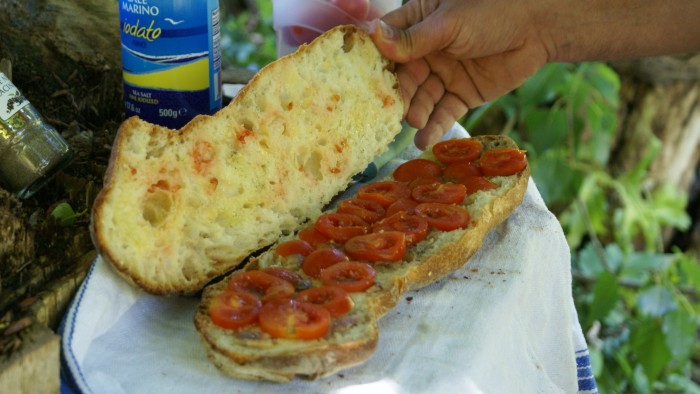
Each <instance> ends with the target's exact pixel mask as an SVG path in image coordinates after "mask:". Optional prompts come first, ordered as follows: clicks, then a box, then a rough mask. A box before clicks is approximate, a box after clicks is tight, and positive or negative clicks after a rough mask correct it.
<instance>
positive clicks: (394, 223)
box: [345, 211, 430, 257]
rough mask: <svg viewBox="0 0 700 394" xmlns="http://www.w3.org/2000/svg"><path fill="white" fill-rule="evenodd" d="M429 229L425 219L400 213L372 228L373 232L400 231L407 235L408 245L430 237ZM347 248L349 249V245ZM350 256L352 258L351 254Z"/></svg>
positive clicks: (404, 212) (403, 212)
mask: <svg viewBox="0 0 700 394" xmlns="http://www.w3.org/2000/svg"><path fill="white" fill-rule="evenodd" d="M429 227H430V226H429V225H428V221H427V220H426V219H425V218H424V217H422V216H419V215H414V214H410V213H408V212H406V211H400V212H397V213H395V214H393V215H391V216H389V217H388V218H385V219H382V220H381V221H379V222H377V223H375V224H374V225H373V226H372V231H374V232H378V231H400V232H402V233H404V234H406V244H407V245H415V244H417V243H418V242H420V241H422V240H424V239H425V237H426V236H428V230H429ZM351 241H352V240H350V241H348V243H350V242H351ZM345 247H346V248H347V244H346V246H345ZM348 254H349V255H350V256H352V254H351V253H348ZM352 257H354V256H352Z"/></svg>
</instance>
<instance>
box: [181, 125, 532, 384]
mask: <svg viewBox="0 0 700 394" xmlns="http://www.w3.org/2000/svg"><path fill="white" fill-rule="evenodd" d="M475 138H476V139H478V140H479V141H480V142H482V144H483V146H484V151H487V150H491V149H496V148H517V146H516V145H515V143H514V142H513V141H512V140H511V139H509V138H507V137H505V136H481V137H475ZM421 157H422V158H427V159H430V160H437V159H436V158H435V156H434V155H433V154H432V152H431V151H430V150H426V151H425V152H424V153H423V155H422V156H421ZM529 176H530V172H529V167H527V166H526V167H525V169H524V170H522V171H521V172H519V173H517V174H515V175H510V176H496V177H490V180H491V181H492V182H494V183H495V184H497V185H498V186H497V187H496V188H495V189H491V190H484V191H479V192H476V193H474V194H471V195H469V196H467V197H466V198H465V199H464V201H463V203H462V206H464V207H465V208H466V209H467V210H468V211H469V213H470V216H471V222H470V224H469V225H468V227H466V228H462V229H458V230H453V231H449V232H442V231H436V230H431V232H430V233H429V235H428V237H427V238H426V239H424V240H423V241H421V242H419V243H417V244H416V245H413V246H411V247H409V248H408V249H407V253H406V257H405V258H404V260H403V261H402V262H398V263H395V262H392V263H384V264H373V266H374V268H375V270H376V271H377V276H376V278H375V283H374V285H373V286H372V287H370V288H369V289H367V290H366V291H364V292H359V293H351V298H352V301H353V303H354V307H353V309H352V310H351V311H350V312H349V313H348V314H347V315H344V316H342V317H340V318H336V319H333V321H332V323H331V326H330V329H329V331H328V333H327V334H326V335H325V337H323V338H321V339H315V340H293V339H274V338H272V337H270V336H269V335H268V334H266V333H265V332H263V331H262V330H261V329H260V328H259V327H258V326H257V325H255V324H253V325H250V326H247V327H244V328H240V329H236V330H231V329H223V328H221V327H218V326H217V325H215V324H214V323H213V322H212V320H211V318H210V315H209V307H210V305H211V301H212V299H213V298H214V297H215V296H217V295H218V294H220V293H222V292H224V291H225V290H226V286H227V279H226V278H225V279H224V280H222V281H220V282H219V283H216V284H213V285H211V286H209V287H207V288H206V289H205V290H204V293H203V296H202V300H201V302H200V304H199V307H198V309H197V312H196V315H195V326H196V328H197V331H198V333H199V336H200V338H201V340H202V342H203V343H204V346H205V347H206V349H207V353H208V355H209V358H210V359H211V360H212V361H213V362H214V364H215V365H216V366H217V367H219V368H220V369H221V370H222V371H223V372H225V373H227V374H229V375H231V376H233V377H237V378H241V379H250V380H271V381H277V382H287V381H290V380H291V379H293V378H294V377H295V376H300V377H303V378H309V379H315V378H318V377H323V376H328V375H330V374H333V373H336V372H338V371H340V370H342V369H345V368H348V367H351V366H353V365H356V364H359V363H362V362H363V361H366V360H367V359H368V358H369V357H371V356H372V353H373V352H374V349H375V347H376V344H377V341H378V335H379V331H378V329H377V320H378V319H379V318H381V317H382V316H383V315H384V314H385V313H386V312H387V311H389V310H390V309H391V308H393V307H394V306H395V305H396V303H397V302H398V300H399V299H400V297H401V295H402V294H403V293H405V292H406V291H409V290H413V289H418V288H420V287H423V286H426V285H428V284H431V283H433V282H435V281H436V280H438V279H440V278H442V277H445V276H447V275H449V274H450V273H452V272H453V271H455V270H456V269H458V268H460V267H462V266H463V265H464V264H465V263H466V262H467V260H469V258H471V256H472V255H473V254H474V253H475V252H476V251H477V250H478V249H479V247H480V246H481V244H482V242H483V240H484V237H485V236H486V234H487V233H488V232H489V231H490V230H491V229H492V228H493V227H495V226H497V225H498V224H500V223H501V222H503V221H504V220H505V219H506V218H508V216H509V215H510V214H511V213H512V212H513V211H514V210H515V209H516V208H517V206H518V205H520V203H521V202H522V199H523V196H524V194H525V191H526V189H527V183H528V179H529ZM292 238H294V235H290V236H289V237H286V238H284V239H282V240H281V241H280V242H284V241H286V240H289V239H292ZM267 267H284V268H287V269H290V270H293V271H296V272H298V273H300V274H301V275H304V274H303V271H302V269H301V264H300V260H299V259H296V258H289V257H287V258H283V257H280V256H279V255H278V254H277V253H275V251H274V250H273V249H271V250H269V251H267V252H265V253H264V254H262V255H260V256H258V257H256V258H254V259H252V260H251V261H250V262H249V263H248V264H247V265H246V267H244V270H253V269H264V268H267ZM234 274H235V273H234ZM307 278H309V277H307ZM309 280H313V281H314V284H316V285H318V284H319V282H318V280H315V279H312V278H309Z"/></svg>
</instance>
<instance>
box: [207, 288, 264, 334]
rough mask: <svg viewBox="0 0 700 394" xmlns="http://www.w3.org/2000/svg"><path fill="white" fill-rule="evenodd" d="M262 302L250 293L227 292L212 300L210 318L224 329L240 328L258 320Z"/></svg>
mask: <svg viewBox="0 0 700 394" xmlns="http://www.w3.org/2000/svg"><path fill="white" fill-rule="evenodd" d="M261 308H262V301H261V300H260V298H258V297H256V296H254V295H253V294H250V293H242V292H234V291H225V292H223V293H221V294H219V295H217V296H215V297H214V298H213V299H212V300H211V304H209V316H210V317H211V321H212V322H213V323H214V324H216V325H217V326H219V327H222V328H240V327H244V326H247V325H248V324H251V323H254V322H256V321H257V320H258V315H259V314H260V309H261Z"/></svg>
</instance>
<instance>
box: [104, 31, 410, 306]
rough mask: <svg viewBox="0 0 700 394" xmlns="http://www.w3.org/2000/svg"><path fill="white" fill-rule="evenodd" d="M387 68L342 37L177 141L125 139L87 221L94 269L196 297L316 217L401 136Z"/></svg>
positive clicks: (354, 39)
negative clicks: (96, 262)
mask: <svg viewBox="0 0 700 394" xmlns="http://www.w3.org/2000/svg"><path fill="white" fill-rule="evenodd" d="M402 115H403V103H402V98H401V95H400V91H399V86H398V80H397V78H396V75H395V73H394V72H393V64H391V62H389V61H388V60H387V59H385V58H383V57H382V56H381V54H380V53H379V51H378V50H377V48H376V47H375V46H374V43H373V42H372V40H371V39H370V37H369V35H368V34H367V33H366V32H364V31H362V30H361V29H359V28H356V27H353V26H341V27H337V28H334V29H332V30H330V31H328V32H326V33H325V34H323V35H322V36H320V37H319V38H318V39H316V40H314V41H313V42H312V43H311V44H309V45H306V46H302V47H301V48H300V49H299V50H298V51H297V52H295V53H293V54H291V55H288V56H286V57H283V58H281V59H279V60H277V61H275V62H273V63H271V64H269V65H267V66H266V67H264V68H263V69H262V70H260V72H258V73H257V74H256V75H255V77H254V78H253V79H252V80H251V81H250V82H249V83H248V84H247V85H246V86H245V87H244V88H243V89H242V90H241V91H240V92H239V94H238V95H237V96H236V97H235V99H234V100H233V101H232V102H231V103H230V104H229V105H227V106H226V107H225V108H223V109H222V110H220V111H219V112H218V113H216V114H215V115H213V116H198V117H196V118H195V119H193V120H192V121H191V122H189V123H188V124H187V125H185V126H184V127H183V128H182V129H180V130H171V129H167V128H163V127H159V126H156V125H153V124H150V123H147V122H145V121H143V120H141V119H139V118H137V117H131V118H129V119H127V120H126V121H124V123H123V124H122V125H121V126H120V128H119V131H118V134H117V137H116V140H115V143H114V146H113V150H112V155H111V158H110V162H109V167H108V170H107V172H106V175H105V184H104V188H103V190H101V192H100V194H99V195H98V197H97V199H96V201H95V204H94V208H93V211H92V225H91V229H92V237H93V242H94V244H95V245H96V247H97V249H98V251H99V253H100V255H101V256H102V257H103V258H104V259H105V260H106V261H108V262H110V263H111V264H112V265H113V267H114V268H116V270H117V271H118V272H119V273H120V274H122V276H123V277H125V278H126V279H128V280H129V281H130V282H132V283H134V284H136V285H138V286H140V287H141V288H143V289H145V290H146V291H147V292H150V293H153V294H191V293H195V292H197V291H199V290H201V289H202V288H203V287H204V285H205V284H206V283H208V282H209V281H211V280H212V278H215V277H217V276H220V275H222V274H224V273H226V272H227V271H230V270H231V269H232V268H234V267H235V266H236V265H238V264H240V263H241V262H242V261H243V260H244V258H246V257H247V256H248V255H250V254H251V253H253V252H254V251H256V250H258V249H260V248H263V247H265V246H266V245H269V244H271V243H273V242H275V241H276V240H277V239H278V238H279V237H280V236H282V235H284V234H287V233H291V232H293V231H294V230H295V229H296V228H297V227H298V226H299V225H300V224H301V223H303V222H305V221H307V220H309V218H313V217H316V216H318V214H319V211H320V209H321V207H323V206H324V205H325V204H326V203H328V202H329V201H330V200H331V198H332V197H333V196H334V195H335V194H337V193H338V192H340V191H342V190H344V189H345V188H346V187H347V185H348V184H349V183H350V182H351V180H352V177H353V175H355V174H357V173H359V172H361V171H362V170H363V169H365V168H366V166H367V165H368V163H370V162H371V161H372V159H373V158H374V157H376V156H378V155H379V154H381V153H382V152H384V151H385V150H386V148H387V146H388V144H389V143H390V142H391V141H392V140H393V138H394V137H395V135H396V134H398V133H399V132H400V131H401V119H402Z"/></svg>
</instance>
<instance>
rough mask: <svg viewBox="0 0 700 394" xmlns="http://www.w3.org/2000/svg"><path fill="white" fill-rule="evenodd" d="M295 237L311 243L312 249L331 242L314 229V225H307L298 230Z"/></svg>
mask: <svg viewBox="0 0 700 394" xmlns="http://www.w3.org/2000/svg"><path fill="white" fill-rule="evenodd" d="M297 237H299V239H301V240H304V241H306V242H308V243H309V244H311V246H312V247H314V249H315V248H318V247H319V246H322V245H327V244H329V243H331V239H330V238H328V237H326V236H325V235H323V234H321V233H320V232H318V230H316V228H315V227H314V226H311V227H307V228H305V229H303V230H301V231H299V234H297Z"/></svg>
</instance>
